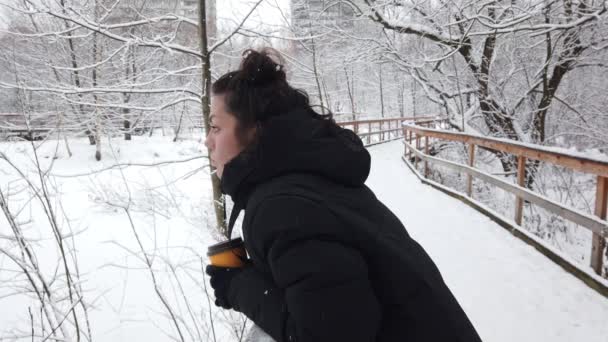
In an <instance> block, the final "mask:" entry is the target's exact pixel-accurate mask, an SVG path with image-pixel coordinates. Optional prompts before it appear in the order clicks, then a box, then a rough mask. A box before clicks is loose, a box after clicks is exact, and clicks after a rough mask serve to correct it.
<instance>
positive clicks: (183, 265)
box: [0, 137, 608, 342]
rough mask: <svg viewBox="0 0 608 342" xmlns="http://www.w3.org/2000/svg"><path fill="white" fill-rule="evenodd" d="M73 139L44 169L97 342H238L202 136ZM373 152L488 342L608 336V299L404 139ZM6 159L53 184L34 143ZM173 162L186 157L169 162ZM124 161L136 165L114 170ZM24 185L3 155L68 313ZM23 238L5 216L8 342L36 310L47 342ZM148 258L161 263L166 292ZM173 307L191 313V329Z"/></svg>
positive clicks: (375, 165) (0, 251)
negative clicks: (451, 189) (213, 274)
mask: <svg viewBox="0 0 608 342" xmlns="http://www.w3.org/2000/svg"><path fill="white" fill-rule="evenodd" d="M70 143H71V147H72V150H73V152H74V155H73V156H72V157H71V158H68V157H67V156H66V152H65V148H64V147H63V145H62V144H63V143H61V144H59V145H58V146H57V145H56V143H55V142H53V141H50V142H48V143H46V144H45V145H43V146H42V147H41V148H40V149H39V150H38V156H39V159H40V160H41V164H42V166H43V167H42V168H43V169H47V167H48V166H49V165H51V163H52V164H53V167H52V169H50V173H49V177H48V181H47V185H48V189H49V192H50V193H51V196H50V197H51V203H52V207H53V208H54V209H55V210H56V212H57V214H58V215H57V217H58V224H59V227H60V229H61V231H62V234H63V235H64V237H66V239H65V244H66V246H67V247H68V248H67V249H68V250H72V252H71V253H70V257H69V258H68V261H69V265H70V268H71V269H72V272H74V273H75V272H76V271H75V268H76V266H77V267H78V273H79V275H78V277H77V279H78V280H79V282H78V287H79V288H80V289H81V291H79V292H80V294H81V295H82V298H83V302H84V303H86V305H87V307H88V310H87V311H88V320H89V322H90V330H91V334H92V337H93V339H94V340H96V341H112V342H114V341H139V340H145V341H152V342H155V341H159V342H160V341H169V340H172V339H176V338H177V339H178V340H179V335H180V333H181V334H182V335H183V337H184V340H186V341H214V340H215V341H236V340H237V338H236V337H235V336H237V335H239V334H240V333H241V331H242V329H241V328H242V324H243V323H242V321H239V319H240V317H239V316H238V315H230V314H228V315H227V314H226V312H224V311H222V310H217V309H216V308H215V307H214V306H213V305H212V304H211V305H209V304H210V302H208V298H207V296H206V294H205V280H204V276H203V273H202V271H201V270H202V267H203V266H204V264H205V263H206V257H205V251H206V246H207V245H209V244H211V243H213V242H214V241H215V239H216V238H217V236H214V234H213V233H212V229H211V227H212V225H213V220H212V219H209V217H211V215H210V214H211V212H208V209H206V208H209V197H210V190H209V174H208V169H207V168H206V167H205V166H206V165H207V161H206V159H205V158H204V156H203V153H204V152H203V148H202V145H201V141H200V139H199V140H197V139H192V140H186V141H181V142H177V143H173V142H171V139H170V138H169V137H152V138H147V137H134V141H131V142H124V141H122V140H113V141H112V149H110V148H108V146H107V144H106V146H105V148H104V151H105V152H104V155H103V160H102V162H96V161H95V160H94V147H91V146H89V145H88V144H87V142H86V140H85V139H79V140H71V142H70ZM56 151H57V153H56ZM370 151H371V152H372V172H371V176H370V179H369V181H368V185H369V186H370V187H371V188H372V190H374V191H375V192H376V194H377V196H378V197H379V198H380V199H381V200H382V201H383V202H385V203H386V204H387V206H388V207H389V208H391V209H392V210H393V211H394V212H395V213H396V214H397V215H398V216H399V217H400V218H401V219H402V220H403V222H404V223H405V225H406V227H407V229H408V231H409V232H410V233H411V234H412V235H413V236H414V237H415V238H416V239H417V240H418V241H419V242H420V243H421V244H422V245H423V246H424V247H425V248H426V249H427V251H428V252H429V254H430V255H431V256H432V257H433V258H434V260H435V261H436V263H437V264H438V266H439V268H440V269H441V271H442V274H443V275H444V277H445V279H446V281H447V283H448V285H449V286H450V288H451V289H452V290H453V292H454V293H455V295H456V297H457V298H458V300H459V301H460V302H461V304H462V305H463V307H464V309H465V311H466V312H467V313H468V314H469V316H470V318H471V320H472V321H473V323H474V324H475V326H476V327H477V329H478V331H479V333H480V334H481V336H482V338H483V339H484V340H485V341H509V342H511V341H519V342H525V341H531V342H532V341H534V342H536V341H551V342H559V341H585V342H593V341H598V342H599V341H606V336H608V300H606V299H605V298H603V297H601V296H599V295H597V294H596V293H595V292H593V291H592V290H590V289H589V288H587V287H586V286H585V285H584V284H583V283H582V282H580V281H579V280H577V279H576V278H574V277H572V276H570V275H569V274H567V273H566V272H564V271H563V270H562V269H561V268H559V267H558V266H556V265H555V264H554V263H553V262H551V261H550V260H548V259H547V258H545V257H544V256H542V255H541V254H539V253H538V252H536V251H535V250H534V249H532V248H531V247H529V246H527V245H525V244H524V243H522V242H521V241H519V240H517V239H516V238H514V237H513V236H511V235H510V234H509V233H508V232H506V231H505V230H504V229H502V228H501V227H499V226H497V225H496V224H495V223H494V222H492V221H490V220H489V219H487V218H486V217H484V216H482V215H480V214H478V213H477V212H476V211H474V210H473V209H471V208H469V207H468V206H466V205H464V204H462V203H460V202H458V201H457V200H455V199H452V198H450V197H449V196H447V195H444V194H443V193H440V192H438V191H436V190H434V189H433V188H431V187H428V186H425V185H422V184H421V183H420V182H419V181H418V180H417V178H416V177H415V176H414V175H412V174H411V173H410V171H409V169H408V168H407V167H406V166H405V165H404V164H403V162H402V161H401V159H400V155H401V153H402V144H401V142H399V141H396V142H392V143H387V144H382V145H377V146H373V147H371V148H370ZM0 152H3V153H5V154H6V155H7V157H8V158H9V159H10V160H11V161H12V162H13V163H14V164H15V165H16V166H18V167H19V168H20V169H22V170H23V171H25V176H27V177H28V178H29V179H30V180H31V181H32V182H33V183H34V184H35V186H39V185H38V184H39V180H38V178H37V173H36V170H35V168H34V163H32V159H31V156H32V154H31V148H30V145H29V143H0ZM55 155H56V156H57V158H56V159H53V156H55ZM167 161H182V162H179V163H169V164H163V163H162V162H167ZM116 164H121V165H122V167H112V166H113V165H116ZM126 164H130V165H126ZM68 176H69V177H68ZM20 178H21V177H20V176H19V175H18V174H17V173H16V172H15V170H13V169H12V168H11V167H10V166H9V165H8V164H7V163H5V162H4V161H2V160H0V189H2V191H3V192H5V194H6V193H9V194H10V196H9V197H8V202H9V205H10V208H11V210H12V211H13V212H14V213H17V212H19V216H18V220H17V221H18V222H19V223H20V225H21V226H22V227H23V230H24V234H25V236H26V237H27V238H29V239H30V240H31V241H32V243H31V246H32V249H33V250H34V251H35V252H36V259H37V260H38V262H39V265H40V269H41V270H42V272H43V273H44V276H45V277H46V279H48V280H50V279H53V278H54V279H56V281H55V282H49V283H50V286H51V288H52V289H53V291H54V293H56V294H57V298H56V299H55V300H56V301H57V302H58V304H57V310H58V311H62V310H63V312H66V310H67V307H66V304H65V303H66V301H65V300H63V301H61V300H60V299H62V298H59V297H60V296H67V291H66V285H65V277H64V276H63V273H64V271H63V263H62V262H60V259H59V254H58V248H57V247H56V244H55V243H54V241H55V240H54V238H53V234H52V231H51V229H50V226H49V224H48V221H47V220H46V219H45V215H44V213H43V212H42V211H41V207H40V204H39V203H38V201H37V199H35V198H34V199H33V200H31V191H28V190H27V189H26V190H23V191H19V190H20V188H21V187H23V185H24V182H23V181H22V180H21V181H20V180H19V179H20ZM127 204H128V206H127ZM125 208H127V209H128V211H127V210H125ZM127 213H130V214H131V218H132V220H133V224H132V225H131V223H130V221H129V216H128V215H127ZM12 234H13V233H12V230H11V229H10V227H9V226H8V222H7V221H6V219H5V217H4V216H3V215H0V340H2V341H5V340H6V341H10V340H12V338H11V336H15V335H17V336H21V337H22V338H25V337H27V336H28V334H29V333H30V327H31V323H30V320H31V318H30V315H29V312H28V308H31V309H32V311H33V320H34V326H35V334H36V335H43V334H42V332H41V328H40V327H41V324H40V316H41V315H40V312H39V305H38V303H37V301H36V300H35V297H34V296H33V294H31V293H30V294H25V293H24V290H23V289H24V288H26V287H27V281H26V278H25V277H24V276H23V274H22V272H19V269H18V268H17V267H16V266H15V263H14V262H13V261H12V260H11V259H10V258H9V257H7V254H6V253H12V255H13V257H16V258H17V259H19V258H23V255H22V254H21V253H19V251H18V249H17V248H16V243H15V240H14V239H11V236H12ZM138 240H139V241H138ZM146 258H147V259H146ZM73 260H77V262H74V261H73ZM146 260H148V261H149V262H151V263H152V270H153V271H154V275H155V278H154V279H156V284H157V286H156V288H155V286H154V282H153V278H152V275H151V273H150V270H148V269H147V267H146V263H147V261H146ZM395 271H398V270H395ZM159 293H160V295H159ZM161 298H162V299H163V300H164V301H165V302H166V303H167V306H165V305H164V304H163V302H162V301H161ZM63 299H65V298H63ZM211 300H212V298H211ZM167 307H169V308H170V310H171V312H172V313H173V314H174V315H175V316H176V317H177V322H178V323H177V326H179V328H180V330H179V332H178V330H177V329H176V328H175V324H174V323H172V321H171V320H170V319H169V317H171V314H170V313H169V310H168V309H167ZM78 313H79V315H82V311H78ZM211 317H213V326H212V325H211ZM59 318H61V317H59ZM82 319H83V320H84V317H83V318H82ZM81 324H84V323H83V322H81ZM45 325H46V322H45ZM250 325H251V324H250V323H248V324H247V326H250ZM233 327H235V328H236V329H235V328H233ZM45 329H46V334H48V332H49V330H50V329H49V328H48V326H46V327H45ZM245 330H246V329H245ZM214 336H215V338H214ZM28 339H29V338H28ZM38 340H40V339H38Z"/></svg>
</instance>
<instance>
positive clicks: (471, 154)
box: [467, 144, 475, 197]
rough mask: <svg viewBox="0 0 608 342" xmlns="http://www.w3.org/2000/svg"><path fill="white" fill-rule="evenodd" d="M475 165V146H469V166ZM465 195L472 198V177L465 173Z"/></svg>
mask: <svg viewBox="0 0 608 342" xmlns="http://www.w3.org/2000/svg"><path fill="white" fill-rule="evenodd" d="M474 165H475V145H474V144H470V145H469V166H470V167H474ZM467 195H468V196H469V197H473V176H471V174H469V173H467Z"/></svg>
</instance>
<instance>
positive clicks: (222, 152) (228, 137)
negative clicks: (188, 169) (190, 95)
mask: <svg viewBox="0 0 608 342" xmlns="http://www.w3.org/2000/svg"><path fill="white" fill-rule="evenodd" d="M209 121H210V122H209V132H208V133H207V138H206V139H205V146H207V148H208V149H209V159H210V162H211V165H212V166H214V167H215V168H216V170H217V171H216V175H217V176H218V177H219V178H220V179H221V178H222V173H223V172H224V166H225V165H226V164H227V163H228V162H229V161H230V160H232V159H233V158H234V157H236V156H237V155H238V154H239V153H241V151H243V149H244V148H245V145H243V144H242V143H241V141H240V140H239V139H238V137H237V135H236V132H237V124H238V122H237V119H236V117H235V116H234V115H232V114H230V113H228V112H227V111H226V106H225V104H224V96H222V95H215V96H212V97H211V115H210V116H209ZM252 131H255V130H254V129H251V130H250V132H248V134H246V135H247V136H251V135H252V133H253V132H252Z"/></svg>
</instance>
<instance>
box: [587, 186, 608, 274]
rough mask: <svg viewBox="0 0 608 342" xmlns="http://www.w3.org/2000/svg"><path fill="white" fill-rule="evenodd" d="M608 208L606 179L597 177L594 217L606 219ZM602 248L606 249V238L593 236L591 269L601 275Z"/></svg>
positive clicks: (597, 235)
mask: <svg viewBox="0 0 608 342" xmlns="http://www.w3.org/2000/svg"><path fill="white" fill-rule="evenodd" d="M607 206H608V178H606V177H602V176H598V177H597V190H596V193H595V215H596V216H597V217H599V218H600V219H601V220H605V219H606V211H607V209H606V208H607ZM604 248H606V237H605V236H601V235H600V234H596V233H594V234H593V237H592V240H591V268H593V270H594V271H595V273H597V274H599V275H601V274H602V268H603V262H604Z"/></svg>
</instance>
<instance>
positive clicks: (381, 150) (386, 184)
mask: <svg viewBox="0 0 608 342" xmlns="http://www.w3.org/2000/svg"><path fill="white" fill-rule="evenodd" d="M370 151H371V152H372V172H371V175H370V178H369V180H368V183H369V184H368V185H369V186H370V188H371V189H372V190H373V191H374V192H375V193H376V195H377V196H378V198H379V199H380V200H381V201H383V202H384V203H385V204H386V205H387V206H388V207H389V208H391V210H393V211H394V212H395V214H396V215H397V216H398V217H399V218H400V219H401V220H402V222H403V223H404V224H405V226H406V228H407V229H408V231H409V233H410V234H411V235H412V236H413V237H414V239H416V240H417V241H418V242H419V243H420V244H421V245H422V246H423V247H424V248H425V249H426V250H427V252H428V253H429V254H430V255H431V257H432V258H433V260H434V261H435V262H436V263H437V265H438V267H439V269H440V270H441V272H442V275H443V277H444V279H445V281H446V283H447V284H448V286H449V287H450V289H451V290H452V291H453V293H454V294H455V296H456V298H457V299H458V300H459V302H460V303H461V305H462V306H463V308H464V310H465V311H466V312H467V314H468V315H469V318H470V319H471V320H472V322H473V324H474V325H475V327H476V328H477V330H478V332H479V334H480V335H481V337H482V339H483V340H484V341H493V342H500V341H505V342H506V341H522V342H523V341H552V342H558V341H564V342H565V341H598V342H599V341H602V342H605V341H606V336H608V300H607V299H606V298H604V297H602V296H601V295H599V294H598V293H596V292H595V291H593V290H591V289H590V288H589V287H587V286H586V285H585V284H584V283H583V282H581V281H580V280H578V279H577V278H575V277H574V276H572V275H570V274H569V273H566V272H565V271H564V270H563V269H562V268H560V267H559V266H557V265H556V264H555V263H553V262H552V261H551V260H549V259H548V258H546V257H545V256H543V255H542V254H540V253H539V252H537V251H536V250H535V249H534V248H532V247H530V246H528V245H526V244H525V243H523V242H522V241H520V240H519V239H517V238H515V237H514V236H513V235H511V234H510V233H509V232H507V231H506V230H505V229H503V228H502V227H500V226H498V225H497V224H496V223H494V222H493V221H491V220H490V219H489V218H487V217H485V216H483V215H481V214H479V213H478V212H477V211H475V210H474V209H472V208H470V207H469V206H467V205H465V204H463V203H462V202H460V201H458V200H456V199H454V198H452V197H450V196H448V195H446V194H443V193H441V192H439V191H437V190H435V189H433V188H432V187H430V186H427V185H424V184H422V183H421V182H420V181H419V180H418V179H417V178H416V176H414V175H413V174H412V173H411V172H410V170H409V169H408V168H407V166H406V165H405V164H404V163H403V162H402V161H401V159H400V158H399V157H396V156H400V155H401V154H402V153H403V145H402V143H401V142H400V141H397V142H391V143H387V144H381V145H376V146H373V147H371V148H370Z"/></svg>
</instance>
